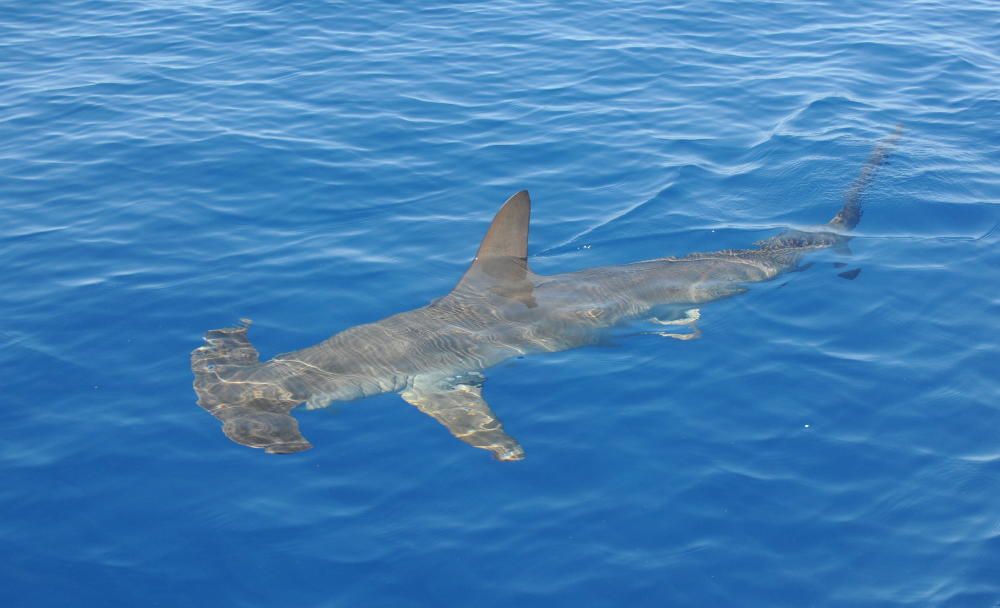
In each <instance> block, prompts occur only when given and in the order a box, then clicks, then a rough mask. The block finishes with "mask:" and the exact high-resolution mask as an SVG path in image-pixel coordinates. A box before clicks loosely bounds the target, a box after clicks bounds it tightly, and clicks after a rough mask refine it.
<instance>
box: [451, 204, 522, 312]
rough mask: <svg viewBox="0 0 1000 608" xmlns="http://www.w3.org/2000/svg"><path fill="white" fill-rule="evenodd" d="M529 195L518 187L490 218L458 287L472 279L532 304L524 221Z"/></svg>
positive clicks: (465, 284)
mask: <svg viewBox="0 0 1000 608" xmlns="http://www.w3.org/2000/svg"><path fill="white" fill-rule="evenodd" d="M530 221H531V198H530V197H529V196H528V191H527V190H521V191H520V192H518V193H517V194H515V195H514V196H512V197H510V198H509V199H507V202H506V203H504V204H503V207H501V208H500V211H498V212H497V214H496V216H495V217H494V218H493V223H492V224H490V229H489V230H488V231H487V232H486V236H485V237H483V242H482V243H480V245H479V251H477V252H476V259H474V260H473V261H472V265H471V266H470V267H469V269H468V270H467V271H466V272H465V275H464V276H463V277H462V280H461V281H459V283H458V287H462V286H468V285H470V284H473V283H475V284H476V285H477V287H479V288H488V289H489V290H490V291H491V292H494V293H496V294H497V295H502V296H504V297H511V298H514V299H517V300H521V301H523V302H524V303H525V304H526V305H527V306H529V307H533V306H534V304H535V302H534V299H533V298H532V295H531V282H530V280H529V279H528V224H529V223H530Z"/></svg>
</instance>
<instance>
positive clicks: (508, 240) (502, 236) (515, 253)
mask: <svg viewBox="0 0 1000 608" xmlns="http://www.w3.org/2000/svg"><path fill="white" fill-rule="evenodd" d="M530 221H531V198H530V197H529V196H528V191H527V190H521V191H520V192H518V193H517V194H515V195H514V196H512V197H510V198H509V199H507V202H506V203H504V204H503V207H500V211H498V212H497V214H496V216H495V217H494V218H493V223H492V224H490V229H489V231H487V232H486V236H485V237H483V242H482V243H480V245H479V251H477V252H476V262H479V261H481V260H483V259H486V258H521V259H522V260H524V259H526V258H527V257H528V224H529V222H530ZM476 262H473V264H475V263H476Z"/></svg>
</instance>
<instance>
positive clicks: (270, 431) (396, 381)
mask: <svg viewBox="0 0 1000 608" xmlns="http://www.w3.org/2000/svg"><path fill="white" fill-rule="evenodd" d="M898 136H899V129H897V131H896V133H894V134H893V135H892V136H891V137H889V138H888V139H887V140H886V141H884V142H883V143H881V144H880V145H878V146H876V147H875V150H874V151H873V152H872V154H871V156H870V158H869V159H868V162H867V163H866V164H865V166H864V168H863V169H862V171H861V174H860V176H859V177H858V178H857V180H855V182H854V184H853V186H852V187H851V188H850V190H849V191H848V192H847V195H846V196H845V201H844V205H843V207H842V208H841V209H840V211H839V212H838V213H837V214H836V216H835V217H834V218H833V219H832V220H830V221H829V222H828V223H827V224H825V225H823V226H821V227H820V228H818V229H817V230H814V231H796V230H789V231H786V232H783V233H781V234H779V235H777V236H774V237H771V238H768V239H765V240H763V241H760V242H759V243H757V244H756V246H755V247H753V248H750V249H738V250H723V251H716V252H712V253H694V254H691V255H687V256H684V257H676V258H675V257H669V258H659V259H653V260H646V261H642V262H636V263H633V264H626V265H621V266H606V267H599V268H591V269H586V270H582V271H579V272H572V273H566V274H557V275H551V276H542V275H538V274H535V273H533V272H532V271H531V269H530V268H529V266H528V261H527V257H528V223H529V215H530V208H531V202H530V199H529V197H528V193H527V192H526V191H521V192H518V193H517V194H515V195H514V196H512V197H511V198H510V199H509V200H507V202H506V203H504V205H503V207H502V208H501V209H500V211H499V212H498V213H497V215H496V217H495V218H494V220H493V223H492V224H491V226H490V228H489V231H488V232H487V233H486V237H485V238H484V239H483V241H482V244H481V245H480V247H479V251H478V253H477V254H476V257H475V260H474V261H473V263H472V266H471V267H470V268H469V269H468V271H467V272H466V273H465V275H464V276H463V277H462V278H461V280H460V281H459V282H458V285H457V286H456V287H455V288H454V290H453V291H452V292H451V293H449V294H447V295H445V296H444V297H442V298H440V299H438V300H436V301H434V302H433V303H431V304H429V305H427V306H423V307H421V308H416V309H414V310H409V311H406V312H403V313H400V314H397V315H393V316H391V317H388V318H385V319H382V320H381V321H377V322H375V323H369V324H364V325H358V326H356V327H352V328H349V329H347V330H345V331H343V332H340V333H338V334H336V335H334V336H332V337H331V338H329V339H327V340H325V341H323V342H321V343H319V344H317V345H315V346H311V347H309V348H304V349H302V350H299V351H295V352H291V353H286V354H282V355H278V356H276V357H274V358H273V359H271V360H270V361H266V362H261V361H260V360H259V357H258V354H257V351H256V349H254V347H253V346H252V345H251V344H250V341H249V340H248V338H247V330H248V327H249V321H244V322H243V323H242V324H241V325H239V326H237V327H231V328H226V329H216V330H212V331H210V332H208V333H207V335H206V336H205V340H206V342H207V344H206V345H204V346H202V347H200V348H198V349H196V350H195V351H194V352H193V353H192V354H191V369H192V371H193V372H194V376H195V381H194V388H195V391H196V393H197V395H198V404H199V405H200V406H201V407H202V408H204V409H205V410H207V411H208V412H210V413H211V414H212V415H213V416H215V417H216V418H218V419H219V420H220V421H221V422H222V429H223V432H224V433H225V434H226V436H228V437H229V438H230V439H231V440H233V441H235V442H236V443H239V444H242V445H245V446H250V447H255V448H264V449H265V450H266V451H267V452H268V453H272V454H284V453H292V452H300V451H302V450H307V449H309V448H311V447H312V445H311V444H310V443H309V442H308V441H307V440H306V439H305V438H304V437H303V436H302V435H301V434H300V433H299V429H298V422H297V421H296V419H295V418H293V417H292V416H291V415H290V414H289V412H290V411H291V410H292V409H293V408H295V407H296V406H298V405H300V404H302V403H305V404H306V405H307V407H309V408H319V407H324V406H326V405H329V404H330V403H331V402H333V401H348V400H354V399H361V398H363V397H369V396H372V395H377V394H380V393H386V392H397V393H399V394H400V395H401V396H402V398H403V400H405V401H406V402H408V403H410V404H412V405H414V406H416V407H417V408H418V409H420V411H422V412H424V413H426V414H428V415H430V416H432V417H433V418H434V419H436V420H437V421H438V422H440V423H441V424H443V425H444V426H445V427H447V428H448V430H449V431H451V433H452V434H453V435H454V436H455V437H457V438H458V439H460V440H462V441H464V442H465V443H467V444H469V445H471V446H473V447H477V448H482V449H485V450H489V451H490V452H492V454H493V455H494V456H495V457H496V458H497V459H499V460H520V459H521V458H523V457H524V450H523V449H522V447H521V446H520V444H519V443H518V442H517V441H516V440H515V439H514V438H513V437H511V436H510V435H508V434H507V433H505V432H504V428H503V425H502V424H501V423H500V420H499V419H498V418H497V416H496V414H494V413H493V410H492V409H490V407H489V405H488V404H487V403H486V401H485V400H484V399H483V395H482V385H483V380H484V377H483V375H482V371H483V370H485V369H486V368H488V367H490V366H493V365H496V364H498V363H500V362H502V361H504V360H506V359H509V358H511V357H515V356H521V355H525V354H530V353H536V352H553V351H561V350H566V349H570V348H575V347H579V346H584V345H588V344H593V343H595V342H596V341H597V340H598V339H599V338H600V336H601V330H604V329H606V328H609V327H612V326H614V325H617V324H620V323H622V322H625V321H628V320H631V319H637V318H643V317H648V316H651V315H653V314H655V313H656V312H657V311H662V310H664V309H666V308H669V309H673V310H684V309H690V308H692V307H694V306H697V305H699V304H703V303H705V302H710V301H712V300H717V299H720V298H725V297H727V296H732V295H735V294H738V293H741V292H743V291H745V290H746V285H747V284H749V283H754V282H760V281H767V280H770V279H773V278H775V277H776V276H778V275H779V274H781V273H783V272H788V271H791V270H794V269H796V267H797V265H798V262H799V260H800V259H802V257H803V256H805V255H806V254H808V253H809V252H810V251H814V250H817V249H822V248H827V247H839V246H844V244H845V243H846V241H847V240H848V238H849V236H848V232H849V231H850V230H851V229H852V228H854V226H855V225H856V224H857V223H858V221H859V219H860V217H861V205H860V197H861V194H862V191H863V190H864V188H865V187H866V186H867V185H868V184H869V183H871V181H872V179H873V178H874V176H875V173H876V171H877V169H878V167H879V166H880V165H882V163H883V162H884V160H885V158H886V155H887V153H888V150H889V147H890V146H891V144H892V143H893V142H894V141H895V140H896V139H897V138H898ZM696 318H697V311H696V310H694V311H691V310H689V314H688V316H687V318H684V319H677V320H673V321H666V322H663V323H665V324H675V325H676V324H688V325H692V327H693V321H694V320H695V319H696ZM695 332H697V330H696V329H695ZM662 335H666V336H671V337H677V338H681V339H687V338H691V337H696V336H697V333H693V334H692V333H682V334H670V333H664V334H662Z"/></svg>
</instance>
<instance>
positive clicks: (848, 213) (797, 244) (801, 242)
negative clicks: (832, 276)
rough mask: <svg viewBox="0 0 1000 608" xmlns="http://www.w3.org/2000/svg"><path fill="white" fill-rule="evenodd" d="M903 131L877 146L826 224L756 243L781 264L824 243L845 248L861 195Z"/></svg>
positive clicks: (897, 129)
mask: <svg viewBox="0 0 1000 608" xmlns="http://www.w3.org/2000/svg"><path fill="white" fill-rule="evenodd" d="M902 132H903V127H902V125H899V126H897V127H896V129H895V131H893V132H892V134H891V135H889V137H887V138H885V139H884V140H882V141H881V142H879V143H878V145H876V146H875V149H874V150H872V153H871V155H870V156H869V157H868V162H866V163H865V166H864V167H862V168H861V173H860V174H859V175H858V177H857V179H855V180H854V183H853V184H851V187H850V188H849V189H848V190H847V194H846V195H845V196H844V206H843V207H841V208H840V211H838V212H837V215H835V216H833V219H832V220H830V221H829V222H827V223H826V225H825V226H822V227H820V228H819V229H817V230H810V231H803V230H786V231H785V232H782V233H781V234H778V235H776V236H772V237H770V238H767V239H764V240H762V241H759V242H758V243H757V246H758V247H759V248H760V249H762V250H764V251H766V252H769V253H771V254H772V255H774V257H775V258H776V259H777V260H779V261H780V263H781V264H782V265H786V264H788V263H794V260H796V259H797V256H798V255H800V254H801V252H802V251H803V250H808V249H822V248H825V247H839V248H844V249H845V250H846V247H847V241H848V240H849V239H850V237H849V236H848V234H847V233H848V232H850V231H851V230H853V229H854V227H855V226H857V225H858V222H859V221H860V220H861V213H862V210H861V195H862V194H863V193H864V191H865V189H866V188H867V187H868V185H869V184H871V183H872V180H874V179H875V174H876V173H878V169H879V167H881V166H882V165H883V164H884V163H885V161H886V159H887V158H888V157H889V152H890V151H891V150H892V147H893V146H894V145H895V143H896V141H898V140H899V137H900V135H901V134H902ZM780 252H784V253H780Z"/></svg>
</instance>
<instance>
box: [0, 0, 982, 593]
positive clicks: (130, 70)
mask: <svg viewBox="0 0 1000 608" xmlns="http://www.w3.org/2000/svg"><path fill="white" fill-rule="evenodd" d="M998 32H1000V9H998V8H997V4H996V3H995V2H988V1H983V2H958V3H944V2H913V3H907V4H900V3H895V2H882V1H878V2H858V1H855V0H849V1H847V2H836V3H817V4H805V3H798V2H754V3H745V2H718V1H710V2H691V3H681V4H676V5H670V6H668V5H667V4H666V3H661V2H631V1H626V2H614V3H599V2H593V1H576V2H525V3H513V2H494V3H481V4H477V3H456V4H452V5H449V4H440V5H438V4H433V3H426V2H410V3H397V2H391V3H379V2H371V3H339V2H319V1H307V2H276V1H250V0H248V1H237V0H226V1H223V0H218V1H216V0H203V1H193V2H166V1H153V0H150V1H146V2H104V1H94V0H84V1H66V2H59V3H54V4H50V3H40V2H24V1H17V0H15V1H13V2H7V3H5V4H4V6H3V7H2V9H0V83H2V86H0V268H2V273H0V369H2V370H3V371H2V377H3V383H2V387H3V399H2V408H0V421H2V426H0V428H2V441H0V480H2V483H0V604H2V605H3V606H4V607H48V606H171V607H172V606H197V607H200V606H322V607H352V608H353V607H358V606H363V607H383V606H385V607H390V606H391V607H422V606H470V605H475V606H482V607H492V606H496V607H501V606H504V607H506V606H546V607H548V606H570V605H578V606H595V607H605V606H607V607H612V606H614V607H617V606H644V607H645V606H651V607H661V606H794V607H801V606H955V607H966V606H968V607H977V608H993V607H996V606H998V605H1000V399H998V397H1000V380H998V376H1000V364H998V361H1000V348H998V341H1000V331H998V330H1000V317H998V313H1000V291H998V285H1000V252H998V244H1000V208H998V204H1000V169H998V167H1000V136H998V133H1000V88H998V83H1000V35H998ZM896 124H902V125H904V128H905V132H904V134H903V137H902V138H901V139H900V140H899V143H898V144H897V146H896V149H895V151H894V153H893V156H892V157H891V160H890V162H889V164H888V165H886V166H885V167H883V168H882V170H881V172H880V173H879V174H878V176H877V178H876V180H875V181H874V182H873V184H872V185H871V187H870V188H869V189H868V191H867V192H866V194H865V196H864V204H865V215H864V218H863V221H862V223H861V225H860V226H859V228H858V231H857V237H856V238H855V239H854V240H853V241H852V242H851V249H852V250H853V254H852V255H850V256H849V257H845V254H844V253H842V252H833V251H828V252H820V253H817V254H816V255H814V256H812V257H811V258H810V260H808V261H810V262H813V265H812V267H810V268H808V269H807V270H805V271H804V272H795V273H791V274H787V275H784V276H782V277H781V278H780V279H778V280H775V281H771V282H767V283H762V284H758V285H756V286H754V287H753V288H752V289H750V291H749V292H747V293H745V294H743V295H741V296H739V297H734V298H730V299H726V300H720V301H716V302H712V303H709V304H705V305H703V306H702V307H701V316H702V320H701V322H700V328H701V330H702V332H703V337H702V338H701V339H700V340H692V341H678V340H671V339H666V338H663V337H660V336H658V335H655V333H653V332H655V331H657V330H662V327H658V326H654V325H652V324H644V322H643V321H641V320H640V321H638V322H637V323H636V324H634V325H632V326H629V327H628V328H625V329H623V330H620V331H617V332H615V333H614V334H613V335H612V336H610V337H609V338H608V339H607V340H606V343H604V344H601V345H600V346H595V347H588V348H583V349H579V350H573V351H566V352H562V353H555V354H548V355H544V356H532V357H526V358H523V359H514V360H511V361H509V362H507V363H504V364H502V365H500V366H497V367H495V368H492V369H489V370H487V371H486V377H487V379H486V383H485V385H484V394H485V396H486V398H487V399H488V401H489V402H490V403H491V405H492V406H493V408H494V409H495V411H496V412H497V413H498V415H499V416H500V417H501V418H502V419H503V421H504V424H505V427H506V429H507V431H508V432H509V433H510V434H511V435H512V436H514V437H516V438H517V439H518V440H519V441H520V442H521V443H522V445H523V446H524V448H525V450H526V453H527V458H526V459H525V460H524V461H522V462H515V463H501V462H497V461H494V460H492V459H491V458H490V457H489V455H488V453H486V452H484V451H482V450H475V449H472V448H470V447H468V446H466V445H464V444H462V443H460V442H458V441H456V440H455V439H454V438H453V437H451V436H450V435H449V434H448V433H447V432H446V430H445V429H444V428H442V427H441V426H440V425H438V424H437V423H436V422H435V421H434V420H433V419H431V418H429V417H427V416H425V415H423V414H421V413H420V412H419V411H417V410H416V409H415V408H414V407H412V406H410V405H407V404H406V403H404V402H403V401H402V400H401V399H400V398H399V396H398V395H395V394H385V395H381V396H377V397H373V398H370V399H367V400H364V401H358V402H351V403H337V404H334V405H333V406H332V407H330V408H328V409H324V410H319V411H302V412H298V411H297V412H296V416H297V417H298V419H299V420H300V423H301V428H302V431H303V434H304V435H305V436H306V437H308V438H309V439H310V440H311V441H312V443H313V444H314V445H315V448H314V449H313V450H310V451H307V452H303V453H301V454H297V455H291V456H284V457H281V456H273V455H267V454H264V453H263V452H262V451H259V450H251V449H247V448H244V447H241V446H238V445H236V444H235V443H232V442H230V441H229V440H227V439H226V438H225V436H223V434H222V433H221V432H220V425H219V423H218V421H217V420H215V419H214V418H212V417H211V416H210V415H208V414H207V413H206V412H205V411H203V410H202V409H200V408H199V407H197V405H196V403H195V394H194V391H193V390H192V376H191V370H190V367H189V354H190V352H191V350H192V349H193V348H196V347H197V346H199V344H200V343H201V336H202V335H203V334H204V332H205V331H206V330H209V329H212V328H218V327H226V326H230V325H232V324H234V323H235V322H236V321H237V320H238V319H239V318H241V317H249V318H252V319H253V320H254V325H253V327H252V329H251V337H252V339H253V341H254V344H255V345H256V346H257V347H258V348H259V349H260V351H261V354H262V356H264V357H271V356H273V355H275V354H277V353H281V352H285V351H290V350H295V349H299V348H302V347H305V346H308V345H311V344H314V343H316V342H319V341H320V340H323V339H325V338H326V337H328V336H329V335H331V334H333V333H334V332H336V331H339V330H342V329H345V328H347V327H350V326H352V325H356V324H358V323H364V322H370V321H374V320H377V319H379V318H382V317H384V316H387V315H390V314H393V313H395V312H399V311H403V310H407V309H410V308H415V307H418V306H422V305H424V304H426V303H427V302H429V301H431V300H432V299H434V298H436V297H438V296H440V295H442V294H444V293H447V292H448V290H450V289H451V287H452V286H453V285H454V284H455V282H456V281H457V279H458V278H459V277H460V276H461V274H462V272H463V271H464V269H465V268H466V266H467V265H468V263H469V261H470V260H471V258H472V256H473V255H474V253H475V250H476V247H477V244H478V241H479V239H480V238H481V237H482V235H483V233H484V231H485V229H486V227H487V225H488V222H489V220H490V218H491V217H492V215H493V213H494V212H495V211H496V210H497V208H498V207H499V205H500V204H501V203H502V202H503V201H504V200H505V199H506V198H507V197H508V196H510V195H511V194H513V193H514V192H516V191H518V190H520V189H522V188H527V189H529V190H530V192H531V194H532V198H533V201H534V219H533V224H532V232H531V236H530V249H531V253H532V256H533V259H532V262H531V263H532V265H533V268H534V270H535V271H536V272H539V273H543V274H547V273H555V272H565V271H570V270H576V269H580V268H585V267H589V266H597V265H603V264H617V263H624V262H628V261H633V260H639V259H648V258H655V257H663V256H669V255H684V254H687V253H690V252H695V251H711V250H717V249H724V248H732V247H744V246H748V245H750V244H751V243H753V242H754V241H756V240H759V239H761V238H764V237H766V236H769V235H772V234H775V233H776V232H777V231H779V230H780V229H781V228H782V227H785V226H790V225H791V226H802V225H810V224H815V223H818V222H824V221H826V220H827V219H829V218H830V217H831V216H832V215H833V213H834V212H835V210H836V209H837V207H838V206H839V205H840V202H841V200H842V197H843V195H844V192H845V190H846V189H847V188H848V187H849V185H850V183H851V182H852V180H853V179H854V178H855V177H856V176H857V175H858V172H859V171H860V169H861V167H862V166H863V165H864V162H865V159H866V158H867V156H868V154H869V152H870V150H871V149H872V147H873V146H874V144H875V143H876V142H877V141H879V140H881V139H883V138H884V137H885V136H886V135H887V134H888V133H890V132H891V131H892V129H893V128H894V126H895V125H896ZM834 263H841V264H843V263H846V264H847V266H843V267H840V268H836V267H834ZM854 268H860V269H861V273H860V275H859V276H858V277H857V278H856V279H855V280H853V281H849V280H843V279H842V278H840V277H838V276H837V275H838V273H839V272H842V271H844V270H850V269H854Z"/></svg>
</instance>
